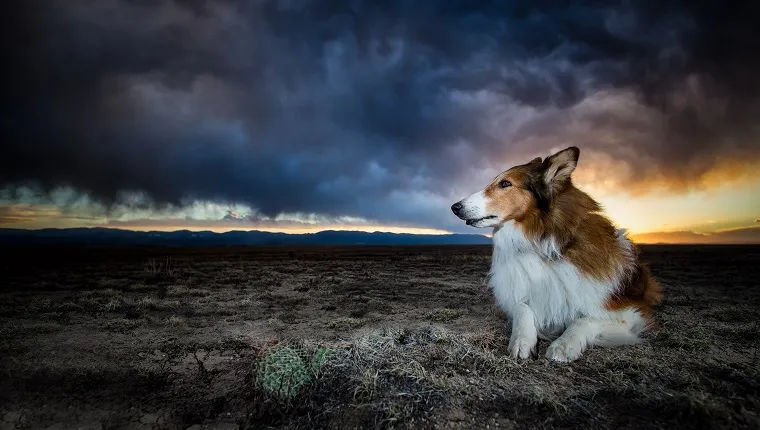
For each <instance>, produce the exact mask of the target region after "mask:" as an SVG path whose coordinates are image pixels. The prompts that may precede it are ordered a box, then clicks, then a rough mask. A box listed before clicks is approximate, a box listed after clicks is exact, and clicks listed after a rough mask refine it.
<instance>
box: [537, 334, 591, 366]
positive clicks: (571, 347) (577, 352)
mask: <svg viewBox="0 0 760 430" xmlns="http://www.w3.org/2000/svg"><path fill="white" fill-rule="evenodd" d="M582 353H583V349H582V348H581V345H580V343H579V342H574V341H573V340H572V339H562V338H559V339H557V340H555V341H554V342H552V343H551V345H549V348H547V349H546V358H548V359H549V360H554V361H559V362H562V363H568V362H570V361H575V360H577V359H578V357H580V356H581V354H582Z"/></svg>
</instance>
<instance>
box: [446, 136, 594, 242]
mask: <svg viewBox="0 0 760 430" xmlns="http://www.w3.org/2000/svg"><path fill="white" fill-rule="evenodd" d="M579 155H580V149H578V148H576V147H574V146H571V147H570V148H567V149H565V150H562V151H560V152H557V153H556V154H554V155H551V156H549V157H548V158H546V159H545V160H543V161H541V158H540V157H539V158H535V159H533V160H532V161H531V162H529V163H527V164H523V165H520V166H515V167H512V168H511V169H509V170H507V171H505V172H502V173H501V174H500V175H498V176H497V177H496V178H494V179H493V181H491V183H490V184H488V186H486V187H485V188H484V189H483V190H481V191H479V192H477V193H475V194H473V195H471V196H470V197H467V198H466V199H464V200H460V201H458V202H457V203H454V204H453V205H452V206H451V210H452V211H453V212H454V214H455V215H456V216H458V217H459V218H461V219H463V220H465V221H466V222H467V225H471V226H473V227H481V228H483V227H497V226H499V225H501V224H503V223H505V222H507V221H510V220H517V221H520V220H522V219H523V218H525V216H526V215H528V214H529V213H531V212H532V211H535V210H540V211H548V210H549V205H550V203H551V199H552V197H553V196H555V195H557V194H558V193H560V192H561V191H562V190H563V189H564V188H565V187H567V186H568V185H569V184H570V174H572V173H573V170H575V166H576V165H577V164H578V157H579Z"/></svg>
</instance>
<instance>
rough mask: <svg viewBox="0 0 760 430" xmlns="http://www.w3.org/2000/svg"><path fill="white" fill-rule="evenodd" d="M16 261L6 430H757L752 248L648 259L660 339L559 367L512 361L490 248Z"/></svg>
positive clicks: (4, 373)
mask: <svg viewBox="0 0 760 430" xmlns="http://www.w3.org/2000/svg"><path fill="white" fill-rule="evenodd" d="M11 251H12V252H11ZM22 251H23V250H22ZM22 251H19V250H17V249H14V250H10V251H8V252H6V253H5V254H2V255H0V257H2V258H0V265H4V266H3V267H2V268H0V270H2V271H3V273H4V275H6V278H7V282H6V283H4V284H0V357H2V358H1V360H2V361H0V365H1V367H2V368H0V370H1V371H0V428H5V427H8V428H14V427H19V428H48V427H51V426H56V425H57V426H58V427H63V428H80V427H86V428H90V427H96V428H103V427H107V428H135V427H141V426H142V427H145V428H147V427H156V428H187V427H190V426H192V425H194V424H199V425H209V426H214V425H223V424H225V423H226V424H235V425H238V426H240V427H241V428H272V427H274V428H486V427H487V426H488V427H490V428H502V427H503V428H557V427H571V428H578V427H582V428H642V427H643V428H694V427H710V428H758V427H760V422H758V416H760V400H759V399H760V370H758V369H760V353H758V349H759V348H758V347H759V346H760V344H759V343H758V336H757V333H758V332H759V331H760V289H758V288H757V282H756V281H755V279H759V278H760V249H758V248H743V249H741V250H740V251H735V250H734V248H720V247H662V248H658V247H646V248H645V250H644V256H645V258H646V259H647V260H648V262H649V263H650V265H651V267H652V270H653V272H654V273H655V275H656V276H658V277H659V278H660V279H661V280H662V281H663V283H664V284H665V285H666V300H665V302H664V303H663V304H662V306H660V307H658V308H657V309H656V315H657V318H658V320H659V322H660V323H661V330H660V331H659V332H658V333H657V334H656V335H654V336H652V338H651V339H650V341H649V342H648V343H646V344H643V345H637V346H634V347H621V348H613V349H601V348H599V349H592V350H590V351H588V352H587V353H586V354H584V356H583V357H582V358H581V359H580V360H578V361H577V362H575V363H572V364H569V365H567V364H565V365H562V364H556V363H552V362H549V361H547V360H546V359H544V358H543V355H542V354H543V353H545V351H546V347H547V346H548V344H547V343H546V342H541V343H540V344H539V355H540V358H539V359H537V360H529V361H525V362H517V361H515V360H512V359H511V358H510V357H509V356H508V354H507V351H506V346H507V340H508V339H509V335H510V333H509V327H508V323H507V321H506V320H505V318H504V315H503V314H502V313H501V312H500V311H499V310H498V309H497V308H496V307H495V306H494V302H493V297H492V296H491V294H490V292H489V291H488V289H487V288H486V287H485V286H484V285H483V277H484V274H485V273H486V272H487V270H488V255H489V254H490V250H489V249H488V248H487V247H472V248H468V247H444V248H430V247H428V248H413V247H399V248H382V247H380V248H378V247H370V248H345V249H344V248H340V247H335V248H304V249H286V248H268V249H267V248H255V249H251V248H230V249H227V248H225V249H223V250H213V249H211V250H182V249H176V250H172V251H171V252H172V254H171V256H170V257H169V258H167V256H166V255H165V254H166V253H167V252H168V251H167V250H165V249H157V250H140V251H134V250H123V251H119V250H110V251H109V250H67V251H66V252H58V253H56V254H55V255H54V256H53V257H54V258H51V256H45V255H39V253H29V254H24V253H23V252H22ZM45 252H48V251H45ZM291 254H292V255H291ZM146 261H148V262H150V261H154V262H155V264H153V263H150V264H146ZM41 262H42V263H41ZM167 262H168V263H167ZM283 347H289V348H292V349H293V351H295V352H296V355H298V357H299V359H300V360H302V361H301V364H299V365H298V366H301V367H298V366H296V367H287V366H286V367H282V366H279V365H278V364H277V363H278V361H277V360H278V359H277V358H276V357H278V355H277V354H275V353H274V352H276V351H278V350H280V349H281V348H283ZM318 351H329V354H327V355H325V356H324V360H321V359H320V360H318V361H319V363H321V364H320V365H319V366H314V365H313V364H312V361H313V360H315V358H314V357H316V356H317V355H319V354H318ZM272 354H274V355H272ZM267 357H269V362H268V363H269V369H270V372H269V373H267V372H264V373H261V372H260V369H261V368H262V363H266V360H267ZM272 357H275V358H272ZM280 358H281V357H280ZM273 360H274V361H273ZM273 366H274V367H273ZM298 369H301V370H298ZM267 375H268V376H267ZM296 376H297V377H298V378H300V379H299V381H301V382H299V383H293V379H292V378H293V377H296ZM262 378H268V380H269V383H266V384H265V383H263V382H262ZM282 387H286V390H285V391H284V392H285V393H286V395H284V396H283V395H282V393H283V390H281V389H280V388H282ZM290 388H293V390H291V389H290ZM278 393H279V394H278Z"/></svg>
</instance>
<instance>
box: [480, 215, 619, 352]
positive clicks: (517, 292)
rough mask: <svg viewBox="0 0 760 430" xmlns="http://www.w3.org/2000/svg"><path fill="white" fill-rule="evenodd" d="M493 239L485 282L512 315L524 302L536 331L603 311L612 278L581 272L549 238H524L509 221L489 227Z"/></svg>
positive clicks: (554, 331)
mask: <svg viewBox="0 0 760 430" xmlns="http://www.w3.org/2000/svg"><path fill="white" fill-rule="evenodd" d="M493 243H494V251H493V260H492V263H491V272H490V277H489V278H490V279H489V284H490V286H491V288H492V289H493V292H494V295H495V296H496V300H497V302H498V304H499V306H500V307H501V308H502V309H503V310H504V311H505V312H506V313H507V314H508V315H510V316H513V315H514V312H515V309H516V307H517V306H518V305H520V304H521V303H525V304H527V305H528V306H529V307H530V308H531V309H532V310H533V313H534V315H535V325H536V329H537V330H538V332H539V335H541V337H544V338H549V339H551V338H553V337H556V336H557V335H559V334H560V333H561V332H562V331H563V330H564V329H565V328H566V327H567V326H568V325H569V324H570V323H571V322H572V321H574V320H576V319H578V318H581V317H596V318H604V317H606V315H605V314H606V312H605V308H604V302H605V301H606V300H607V298H608V297H609V295H610V292H611V291H612V290H613V289H614V288H615V285H616V280H610V281H609V282H600V281H598V280H594V279H590V278H588V277H586V276H584V275H583V274H582V273H581V272H580V271H579V270H578V269H577V268H576V267H575V266H574V265H573V264H571V263H570V262H568V261H567V260H564V259H563V258H561V256H560V255H559V250H558V249H557V247H556V246H555V244H554V243H553V242H549V241H547V242H543V243H534V242H532V241H530V240H528V239H527V238H526V237H525V235H524V234H523V233H522V231H521V230H520V229H519V228H517V227H516V226H515V224H514V222H508V223H506V224H505V225H503V226H502V227H501V228H500V229H498V230H497V231H494V235H493Z"/></svg>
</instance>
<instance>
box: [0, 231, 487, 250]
mask: <svg viewBox="0 0 760 430" xmlns="http://www.w3.org/2000/svg"><path fill="white" fill-rule="evenodd" d="M488 244H491V239H490V238H489V237H487V236H482V235H477V234H443V235H434V234H400V233H384V232H373V233H369V232H362V231H335V230H326V231H320V232H318V233H305V234H288V233H270V232H265V231H257V230H250V231H229V232H225V233H215V232H212V231H189V230H178V231H170V232H164V231H132V230H121V229H112V228H68V229H41V230H23V229H0V245H87V246H230V245H488Z"/></svg>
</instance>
